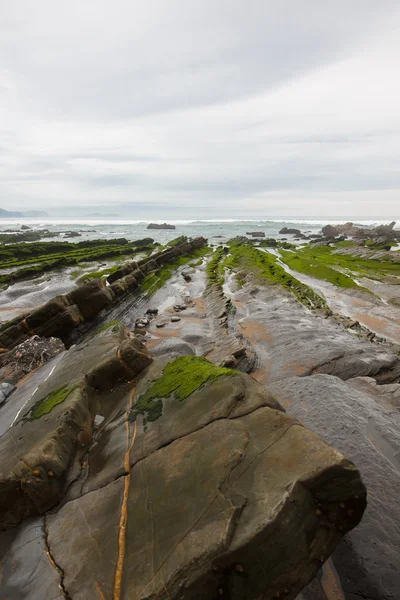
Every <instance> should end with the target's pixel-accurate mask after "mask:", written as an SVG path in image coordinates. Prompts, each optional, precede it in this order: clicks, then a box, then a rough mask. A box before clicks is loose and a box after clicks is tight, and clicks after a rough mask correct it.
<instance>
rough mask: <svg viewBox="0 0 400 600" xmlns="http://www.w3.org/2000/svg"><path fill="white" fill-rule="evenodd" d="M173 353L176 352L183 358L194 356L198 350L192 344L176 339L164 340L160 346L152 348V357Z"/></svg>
mask: <svg viewBox="0 0 400 600" xmlns="http://www.w3.org/2000/svg"><path fill="white" fill-rule="evenodd" d="M171 352H176V353H177V354H180V355H181V356H190V355H191V356H194V355H195V354H196V350H195V348H194V346H193V345H192V344H189V342H185V341H184V340H181V339H179V338H174V337H172V338H169V339H166V340H162V341H161V342H160V343H159V344H157V345H156V346H153V347H152V348H151V354H152V356H162V355H163V354H170V353H171Z"/></svg>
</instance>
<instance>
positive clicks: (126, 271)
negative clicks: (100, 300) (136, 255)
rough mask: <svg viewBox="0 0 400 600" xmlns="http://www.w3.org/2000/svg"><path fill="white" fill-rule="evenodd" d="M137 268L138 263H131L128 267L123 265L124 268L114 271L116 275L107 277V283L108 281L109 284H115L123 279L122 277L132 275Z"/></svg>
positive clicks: (112, 274)
mask: <svg viewBox="0 0 400 600" xmlns="http://www.w3.org/2000/svg"><path fill="white" fill-rule="evenodd" d="M137 268H138V267H137V263H136V262H131V263H128V264H127V265H123V266H122V267H120V268H119V269H117V270H116V271H114V273H111V274H110V275H109V276H108V277H107V281H108V283H114V281H117V280H118V279H121V277H125V275H129V274H131V273H132V271H134V270H136V269H137Z"/></svg>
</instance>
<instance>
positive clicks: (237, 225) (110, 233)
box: [0, 217, 400, 243]
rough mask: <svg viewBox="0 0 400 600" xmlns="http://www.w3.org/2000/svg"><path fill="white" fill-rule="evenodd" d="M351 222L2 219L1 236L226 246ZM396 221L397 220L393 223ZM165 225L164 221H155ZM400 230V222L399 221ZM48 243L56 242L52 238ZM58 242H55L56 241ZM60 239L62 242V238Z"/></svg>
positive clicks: (372, 223)
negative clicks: (29, 233)
mask: <svg viewBox="0 0 400 600" xmlns="http://www.w3.org/2000/svg"><path fill="white" fill-rule="evenodd" d="M347 220H348V219H338V220H331V219H329V220H318V219H304V220H302V219H293V220H291V221H289V220H284V219H270V220H248V221H245V220H239V219H225V220H202V221H194V220H171V221H168V222H169V223H170V224H172V225H175V227H176V229H175V230H154V229H149V230H148V229H147V225H148V223H149V221H146V222H145V221H135V220H131V219H126V220H125V219H122V218H119V219H105V218H86V219H85V218H83V219H79V220H78V219H52V218H50V217H49V218H45V219H43V218H42V219H19V220H18V219H2V220H0V233H1V232H3V231H4V230H5V229H13V230H20V228H21V225H28V226H29V227H31V228H32V229H33V230H38V229H48V230H49V231H50V232H52V233H60V234H61V235H60V237H61V238H62V237H64V234H65V232H67V231H79V232H80V233H81V237H76V238H71V240H70V241H72V242H77V241H80V240H85V239H105V238H118V237H125V238H127V239H128V240H136V239H140V238H144V237H151V238H153V239H154V240H155V241H157V242H160V243H165V242H168V241H169V240H172V239H173V238H176V237H178V236H181V235H186V236H188V237H196V236H199V235H202V236H204V237H205V238H207V239H208V240H209V241H210V242H211V243H212V242H214V243H218V241H221V242H224V241H226V240H228V239H230V238H232V237H235V236H237V235H246V232H247V231H263V232H264V233H265V235H266V237H276V238H282V237H287V238H288V239H290V238H291V237H292V236H290V235H288V236H286V235H279V231H280V230H281V229H282V228H283V227H294V228H297V229H300V231H301V232H302V233H319V232H320V231H321V228H322V227H323V226H324V225H327V224H328V223H330V224H333V225H334V224H339V223H345V222H346V221H347ZM393 220H395V219H393ZM154 222H155V223H162V222H163V221H154ZM354 223H355V224H357V225H361V226H363V227H374V226H376V225H379V224H383V223H388V220H387V219H386V220H362V221H354ZM397 227H400V218H399V219H398V220H397ZM48 239H52V238H51V237H49V238H48ZM53 239H54V238H53ZM59 239H60V238H59Z"/></svg>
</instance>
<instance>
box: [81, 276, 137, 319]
mask: <svg viewBox="0 0 400 600" xmlns="http://www.w3.org/2000/svg"><path fill="white" fill-rule="evenodd" d="M128 277H130V276H129V275H128ZM126 279H127V278H125V282H126ZM133 279H134V278H133ZM113 299H114V293H113V291H112V290H111V288H103V289H100V290H98V291H97V292H94V294H91V295H90V296H87V297H86V298H85V299H84V300H81V302H80V303H79V309H80V312H81V314H82V316H83V318H84V319H91V318H93V317H95V316H96V315H98V314H99V313H100V312H101V311H102V310H104V309H105V308H107V306H110V304H111V303H112V301H113Z"/></svg>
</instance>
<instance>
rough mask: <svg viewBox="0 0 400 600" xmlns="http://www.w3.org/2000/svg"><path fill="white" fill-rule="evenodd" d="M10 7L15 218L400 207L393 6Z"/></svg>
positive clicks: (8, 77)
mask: <svg viewBox="0 0 400 600" xmlns="http://www.w3.org/2000/svg"><path fill="white" fill-rule="evenodd" d="M0 2H1V4H2V14H3V15H4V19H2V23H1V24H0V53H1V56H2V57H3V65H2V67H1V70H0V115H1V116H0V193H1V197H2V207H3V208H9V209H11V208H13V209H15V208H16V207H18V208H22V209H23V208H44V209H45V210H48V211H49V212H57V211H58V210H60V206H62V207H63V209H65V207H68V206H71V207H73V209H74V210H78V209H79V207H83V206H86V207H89V206H94V205H102V206H103V205H111V204H112V205H114V206H117V205H118V206H122V207H123V208H124V210H128V208H127V207H131V210H138V209H139V206H140V210H141V211H143V210H145V209H144V208H143V207H146V206H147V207H148V211H149V214H148V216H149V217H150V216H151V214H153V212H152V211H154V210H155V209H156V208H157V210H159V209H160V207H163V210H164V211H165V212H164V213H163V215H162V216H163V217H164V216H165V217H167V216H168V210H169V209H170V210H171V211H173V210H178V211H180V212H181V213H182V217H184V216H185V214H189V213H190V214H191V215H193V214H194V215H195V214H196V211H198V212H200V211H201V212H206V213H207V214H208V215H209V216H216V217H218V216H224V217H229V216H232V217H233V216H235V215H236V214H239V213H241V212H243V210H245V212H246V214H248V215H254V216H268V215H274V216H277V215H279V214H282V215H285V214H291V215H292V216H293V215H296V214H297V215H299V216H301V215H303V214H307V216H313V215H314V216H321V215H324V214H329V215H331V214H332V212H327V211H331V210H332V205H333V204H335V205H336V206H337V207H340V210H341V211H342V214H343V216H346V215H347V214H350V215H357V211H359V213H360V216H366V213H365V211H366V210H368V211H369V214H370V215H371V216H372V215H373V216H377V215H379V214H381V215H382V217H386V216H387V217H391V216H396V211H397V212H399V209H398V208H397V207H396V203H395V202H394V199H395V198H396V197H397V198H398V192H399V191H400V170H399V168H398V156H399V151H400V113H399V110H398V106H399V104H400V84H399V83H398V75H397V71H398V64H397V62H398V58H397V57H398V55H399V51H400V40H399V39H398V36H397V31H398V27H399V25H400V10H399V9H398V5H397V2H395V0H393V1H385V2H381V3H379V4H378V3H376V2H375V1H374V0H354V1H353V2H351V3H348V2H345V1H344V0H338V1H337V2H335V3H321V2H318V1H317V0H305V1H304V2H301V3H299V2H297V1H296V0H281V1H280V2H278V1H277V0H276V1H269V2H264V1H262V0H259V1H256V0H255V1H254V2H251V3H247V4H246V3H243V2H242V1H241V0H234V1H232V0H230V1H229V2H228V1H227V0H221V2H218V3H215V2H211V1H210V0H204V1H203V2H201V3H200V2H199V3H195V2H184V1H183V0H171V2H168V3H166V2H163V0H158V1H156V0H149V2H147V3H142V2H137V1H132V0H131V1H129V2H128V1H125V0H119V1H114V2H109V1H107V2H105V1H104V0H98V2H96V6H95V7H94V5H93V4H92V3H90V2H88V3H82V2H79V3H78V2H77V1H75V0H71V1H70V2H69V3H67V4H63V5H60V4H59V3H54V2H50V1H48V0H38V2H36V3H31V2H30V1H29V0H21V2H18V3H7V2H5V1H4V0H0ZM366 193H367V195H368V201H367V200H366V201H365V203H364V205H363V204H362V200H361V198H362V197H365V198H366V197H367V196H366ZM396 194H397V196H396ZM363 195H364V196H363ZM345 199H346V200H345ZM243 207H245V209H243ZM304 211H305V212H304ZM397 216H400V215H397Z"/></svg>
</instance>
